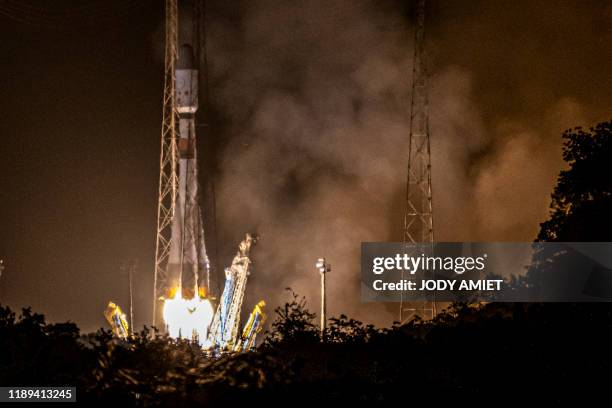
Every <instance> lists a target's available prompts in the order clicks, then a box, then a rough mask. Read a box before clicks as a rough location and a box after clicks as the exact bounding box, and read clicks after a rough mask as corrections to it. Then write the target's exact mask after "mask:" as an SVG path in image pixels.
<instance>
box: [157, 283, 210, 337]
mask: <svg viewBox="0 0 612 408" xmlns="http://www.w3.org/2000/svg"><path fill="white" fill-rule="evenodd" d="M213 315H214V311H213V307H212V304H211V303H210V301H209V300H208V299H205V298H202V297H200V294H199V293H198V292H197V291H196V293H195V296H194V297H193V298H191V299H184V298H183V296H182V293H181V290H180V288H179V289H178V290H177V291H176V293H175V295H174V297H172V298H170V299H166V301H165V302H164V312H163V316H164V322H165V323H166V326H167V327H168V335H169V336H170V337H172V338H174V339H178V338H184V339H197V341H198V343H199V344H200V345H201V346H203V347H205V346H206V345H207V344H208V343H207V338H208V329H209V327H210V323H211V321H212V319H213Z"/></svg>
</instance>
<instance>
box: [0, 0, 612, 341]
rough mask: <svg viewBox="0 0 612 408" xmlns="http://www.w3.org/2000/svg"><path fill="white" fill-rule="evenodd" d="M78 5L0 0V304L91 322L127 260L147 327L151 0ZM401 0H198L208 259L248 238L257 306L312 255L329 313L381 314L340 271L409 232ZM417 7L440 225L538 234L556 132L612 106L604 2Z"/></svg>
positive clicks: (407, 64) (277, 296)
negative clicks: (205, 100)
mask: <svg viewBox="0 0 612 408" xmlns="http://www.w3.org/2000/svg"><path fill="white" fill-rule="evenodd" d="M17 3H20V4H25V5H30V6H31V7H30V8H27V7H26V8H25V9H24V8H19V7H17V8H16V6H15V4H17ZM77 3H78V4H79V6H78V7H76V6H75V7H72V8H70V7H68V6H69V5H70V4H71V2H70V1H65V0H64V1H60V2H44V1H41V2H35V1H32V0H28V1H22V2H17V1H7V0H4V1H1V0H0V36H1V38H2V41H0V52H1V55H2V56H3V58H2V64H0V70H1V72H0V78H1V79H0V112H1V113H2V118H1V120H0V137H1V141H2V144H1V145H0V258H2V259H4V262H5V264H6V270H5V271H4V274H3V275H2V277H0V302H1V303H3V304H8V305H10V306H11V307H13V308H15V309H17V308H19V307H21V306H26V305H31V306H32V308H33V309H34V310H35V311H37V312H42V313H45V314H46V315H47V316H48V317H49V319H50V320H52V321H65V320H71V321H75V322H77V323H78V324H79V325H80V326H81V328H82V329H83V330H85V331H90V330H94V329H95V328H97V327H100V326H103V325H105V322H104V318H103V315H102V311H103V309H104V307H105V305H106V303H107V301H108V300H110V299H113V300H115V301H117V302H118V303H119V304H121V305H126V306H127V276H126V275H125V274H122V273H121V271H120V266H121V264H122V262H125V261H129V260H130V259H136V260H138V270H137V273H136V276H135V279H136V284H135V285H136V287H135V289H136V295H135V315H136V316H135V317H136V323H137V325H138V326H140V325H142V324H144V323H149V319H150V308H151V296H152V278H153V272H152V270H153V261H154V246H155V221H156V204H157V188H158V186H157V183H158V171H159V168H158V166H159V161H158V160H159V132H160V123H161V99H162V91H163V18H164V16H163V12H164V10H163V2H162V1H150V2H149V1H144V0H142V1H131V2H123V1H118V2H115V3H112V2H94V1H79V2H76V1H75V2H72V4H77ZM107 3H110V4H107ZM404 3H410V2H402V1H390V0H389V1H377V2H375V1H371V2H368V1H340V0H334V1H329V2H326V1H306V2H303V4H302V3H300V5H297V4H296V2H292V1H284V0H280V1H236V2H225V1H212V0H209V1H207V24H208V26H207V31H208V33H209V37H208V38H209V42H210V43H209V46H208V52H209V55H208V58H209V70H210V81H209V87H210V112H211V113H210V116H211V119H210V123H209V126H208V128H207V129H208V132H209V134H208V137H210V138H211V140H213V141H214V146H216V151H217V156H216V158H215V160H214V161H215V162H214V163H213V167H214V168H215V169H217V172H216V173H215V179H216V188H217V193H218V197H217V198H218V200H217V206H218V207H217V211H218V219H217V223H218V229H219V235H218V238H219V246H220V257H221V259H220V260H219V262H220V263H221V264H227V263H229V261H230V259H231V256H232V254H233V252H234V251H235V247H236V244H237V243H238V241H239V239H240V238H241V237H242V236H243V234H244V232H246V231H249V230H253V231H256V232H258V233H260V234H261V235H262V241H261V243H260V247H258V248H257V249H256V250H255V251H257V252H256V254H255V265H256V272H255V273H254V275H253V277H252V285H251V286H250V287H249V288H248V289H247V291H249V295H248V296H247V303H248V304H249V306H248V307H249V308H250V304H252V303H253V301H255V300H257V298H259V297H264V298H266V299H269V300H271V305H274V304H275V303H276V302H278V301H280V300H281V299H282V296H281V295H282V291H283V289H284V287H286V286H292V287H294V289H296V290H298V292H300V293H303V294H306V295H308V296H309V300H310V301H311V303H313V304H315V305H316V304H317V298H316V297H312V296H314V294H316V291H315V289H314V288H316V279H314V278H313V276H314V274H315V271H314V267H313V263H314V260H315V259H316V258H317V257H319V256H322V255H325V256H327V257H328V258H329V259H330V260H331V262H332V264H335V265H337V267H338V268H337V275H336V276H337V277H338V278H336V279H339V278H340V277H343V278H347V279H353V281H351V283H350V284H348V285H340V284H338V286H336V287H335V288H334V282H333V279H334V277H333V276H330V279H332V281H331V282H330V287H331V289H330V291H331V295H330V296H332V298H333V299H332V300H331V303H330V309H331V313H332V314H338V313H340V312H345V311H349V312H351V313H353V314H355V315H356V317H359V318H364V319H366V320H374V321H378V322H382V323H388V322H389V321H390V320H389V319H390V316H389V315H386V314H385V311H384V310H379V311H378V312H377V313H379V314H380V316H383V317H380V318H377V317H376V316H373V315H372V314H368V313H367V312H364V311H363V306H360V305H359V304H358V303H359V298H358V292H356V291H354V288H355V287H356V285H355V282H354V279H355V278H356V277H358V275H359V273H358V270H357V269H356V268H355V266H356V265H357V261H358V248H359V243H360V242H361V241H362V240H363V241H366V240H369V241H376V240H381V241H382V240H398V239H400V238H401V226H400V224H401V213H402V209H401V206H402V202H401V197H402V188H403V185H404V179H403V178H404V177H405V174H404V171H405V161H402V156H403V157H405V153H406V151H407V150H406V149H407V140H408V139H407V136H408V134H407V133H406V132H405V129H406V116H407V111H408V109H409V105H407V104H406V101H409V100H410V99H409V91H410V86H409V85H410V75H411V73H410V69H411V58H412V25H411V23H410V15H411V7H410V6H409V5H407V4H404ZM83 4H86V5H87V7H85V6H83ZM37 10H47V13H46V14H44V15H41V14H40V13H38V12H37ZM62 10H63V11H62ZM427 12H428V16H427V34H426V36H427V41H428V42H427V49H428V53H429V64H430V72H431V81H430V85H431V86H430V102H431V122H432V126H431V127H432V144H433V149H434V152H433V157H432V162H433V163H432V165H433V167H434V170H433V171H434V177H433V183H434V205H435V214H436V215H435V217H436V228H437V238H438V240H498V241H503V240H527V241H528V240H532V239H533V238H534V237H535V235H536V233H537V229H538V223H539V222H542V221H544V220H545V218H546V215H547V206H548V203H549V195H550V192H551V189H552V186H553V185H554V180H555V177H556V174H557V173H558V171H559V170H560V169H561V168H562V165H563V163H562V161H561V157H560V146H561V140H560V133H561V131H563V130H564V129H565V128H567V127H570V126H571V127H573V126H577V125H584V126H589V125H592V124H594V123H596V122H597V121H601V120H607V119H609V118H610V117H612V109H611V108H612V81H611V77H610V63H611V62H612V48H611V47H610V44H611V43H612V24H611V22H612V5H611V4H609V3H608V2H603V1H601V2H598V1H560V2H553V1H494V2H492V1H484V0H481V1H443V0H431V1H430V2H429V4H428V9H427ZM24 13H25V14H24ZM53 13H55V14H53ZM62 13H63V14H62ZM58 15H59V17H58ZM22 20H25V21H22ZM370 153H371V154H370ZM374 153H376V154H375V155H374V156H372V154H374ZM367 154H370V155H369V156H368V155H367ZM356 248H357V249H356ZM257 271H261V272H260V274H259V275H257ZM336 282H338V281H336ZM351 297H354V299H353V300H348V299H351Z"/></svg>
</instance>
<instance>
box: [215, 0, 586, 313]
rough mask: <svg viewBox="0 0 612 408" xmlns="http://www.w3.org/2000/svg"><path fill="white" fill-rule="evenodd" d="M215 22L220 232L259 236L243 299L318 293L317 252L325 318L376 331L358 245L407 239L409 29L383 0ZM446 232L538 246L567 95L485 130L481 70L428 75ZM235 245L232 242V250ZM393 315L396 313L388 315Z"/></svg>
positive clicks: (309, 5) (570, 120) (257, 8)
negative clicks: (476, 90)
mask: <svg viewBox="0 0 612 408" xmlns="http://www.w3.org/2000/svg"><path fill="white" fill-rule="evenodd" d="M217 11H218V12H219V16H216V18H211V21H210V24H209V33H210V34H209V35H210V54H211V76H212V86H213V89H212V95H213V96H212V98H213V104H214V106H215V109H217V110H218V111H219V112H221V113H222V114H223V115H225V125H224V134H223V137H224V138H225V139H226V144H225V147H224V149H223V154H222V158H221V162H220V166H219V167H220V171H221V175H220V180H219V182H218V185H217V206H218V212H219V223H218V225H219V227H220V230H221V231H220V234H219V238H220V239H221V240H222V241H223V242H224V245H226V246H227V245H229V246H230V248H231V250H233V248H234V245H235V243H236V242H238V241H239V240H240V238H241V236H242V234H243V233H244V232H245V231H247V230H254V231H256V232H257V233H259V234H260V236H261V241H260V243H259V245H258V247H257V248H256V250H255V257H254V258H255V262H256V264H255V268H256V270H255V273H254V274H253V276H252V279H251V283H250V286H249V292H250V300H249V302H248V303H249V304H252V303H254V301H255V300H257V299H256V298H264V299H266V300H268V301H270V303H271V305H272V306H273V305H275V304H278V303H279V302H281V301H282V300H283V296H282V293H283V289H284V288H285V287H288V286H290V287H291V288H293V289H294V290H296V291H297V292H298V293H300V294H303V295H306V296H307V298H308V300H309V301H310V304H311V306H312V309H314V310H316V309H317V308H316V305H317V304H318V301H319V286H318V285H319V280H318V273H317V272H316V270H315V268H314V263H315V261H316V258H318V257H320V256H325V257H326V258H327V259H328V260H329V261H330V262H331V263H332V268H333V270H332V273H331V274H330V275H329V281H328V282H329V286H330V289H329V291H330V292H329V294H330V295H329V296H330V298H329V304H328V307H329V312H330V313H331V314H336V315H337V314H340V313H345V314H349V315H352V316H355V317H357V318H360V319H363V320H366V321H373V322H376V323H379V324H389V323H390V322H391V321H392V320H393V319H395V318H396V313H395V307H392V306H390V305H371V304H367V305H364V304H360V292H359V275H360V272H359V251H360V243H361V242H362V241H394V240H395V241H397V240H399V239H401V236H402V235H401V231H402V222H403V221H402V214H403V196H404V189H405V177H406V164H407V153H408V135H409V109H410V105H409V101H410V87H411V73H412V53H413V47H412V38H413V31H412V30H413V28H412V27H411V24H410V22H409V18H407V17H406V15H405V13H402V9H401V8H400V7H397V5H394V6H393V7H391V5H390V4H389V7H384V6H381V3H380V2H368V1H358V0H346V1H345V0H334V1H306V2H293V1H284V2H283V1H281V2H279V1H263V2H257V4H253V3H251V2H246V3H245V4H244V5H243V6H242V7H241V9H240V12H239V13H236V15H238V17H235V16H234V17H231V16H230V17H227V18H228V19H229V18H233V20H232V21H231V22H230V21H229V20H227V19H224V18H222V17H220V16H222V15H223V13H222V11H219V10H217ZM430 116H431V130H432V165H433V183H434V186H433V188H434V211H435V221H434V224H435V229H436V239H437V240H532V239H533V238H534V237H535V235H536V233H537V229H538V223H539V222H541V221H543V220H544V219H545V217H546V214H547V206H548V201H549V199H548V198H549V195H550V191H551V188H552V185H553V183H554V180H555V176H556V174H557V173H558V171H559V169H560V167H561V165H562V163H561V159H560V139H559V132H560V131H561V130H563V128H564V127H567V126H570V125H575V124H576V123H577V122H576V120H578V119H581V114H580V106H579V105H578V104H577V103H576V102H575V101H572V100H569V99H563V100H561V101H559V102H558V103H556V104H555V105H554V106H552V107H551V108H550V109H549V111H548V112H545V113H544V114H543V116H544V117H543V121H542V123H538V124H537V125H536V126H526V125H524V124H522V123H518V122H516V121H513V120H511V119H501V120H499V121H497V122H496V123H494V124H493V125H491V124H490V123H485V121H484V120H483V119H482V118H481V114H480V112H479V108H478V106H477V104H476V103H475V102H474V101H473V83H472V76H471V74H470V73H469V72H467V71H466V70H465V69H464V68H460V67H457V66H446V65H444V64H439V65H438V66H437V67H436V69H434V70H432V77H431V80H430ZM229 253H230V252H229V251H228V254H229ZM392 310H393V313H391V311H392Z"/></svg>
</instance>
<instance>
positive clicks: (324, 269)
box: [315, 258, 331, 341]
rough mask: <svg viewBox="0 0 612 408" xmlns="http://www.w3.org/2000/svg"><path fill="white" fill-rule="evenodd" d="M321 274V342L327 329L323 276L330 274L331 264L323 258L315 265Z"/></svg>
mask: <svg viewBox="0 0 612 408" xmlns="http://www.w3.org/2000/svg"><path fill="white" fill-rule="evenodd" d="M315 266H316V267H317V269H318V271H319V273H320V274H321V341H323V336H324V334H325V328H326V327H327V298H326V294H325V275H327V274H328V273H329V272H331V264H328V263H326V262H325V258H319V259H317V263H316V265H315Z"/></svg>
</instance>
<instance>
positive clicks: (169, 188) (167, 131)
mask: <svg viewBox="0 0 612 408" xmlns="http://www.w3.org/2000/svg"><path fill="white" fill-rule="evenodd" d="M165 42H166V48H165V62H164V64H165V70H164V99H163V119H162V131H161V153H160V159H159V167H160V170H159V199H158V203H157V242H156V245H155V276H154V280H153V319H152V323H153V326H159V325H160V323H161V322H162V320H161V306H162V303H161V301H160V298H161V297H162V296H164V294H165V291H166V289H167V287H166V285H167V281H168V269H167V268H168V258H169V255H170V248H171V245H172V221H173V219H174V214H175V211H176V200H177V196H178V175H177V164H178V151H177V149H178V123H179V113H178V110H177V105H176V77H175V68H176V61H177V59H178V49H177V42H178V17H177V0H166V39H165Z"/></svg>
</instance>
